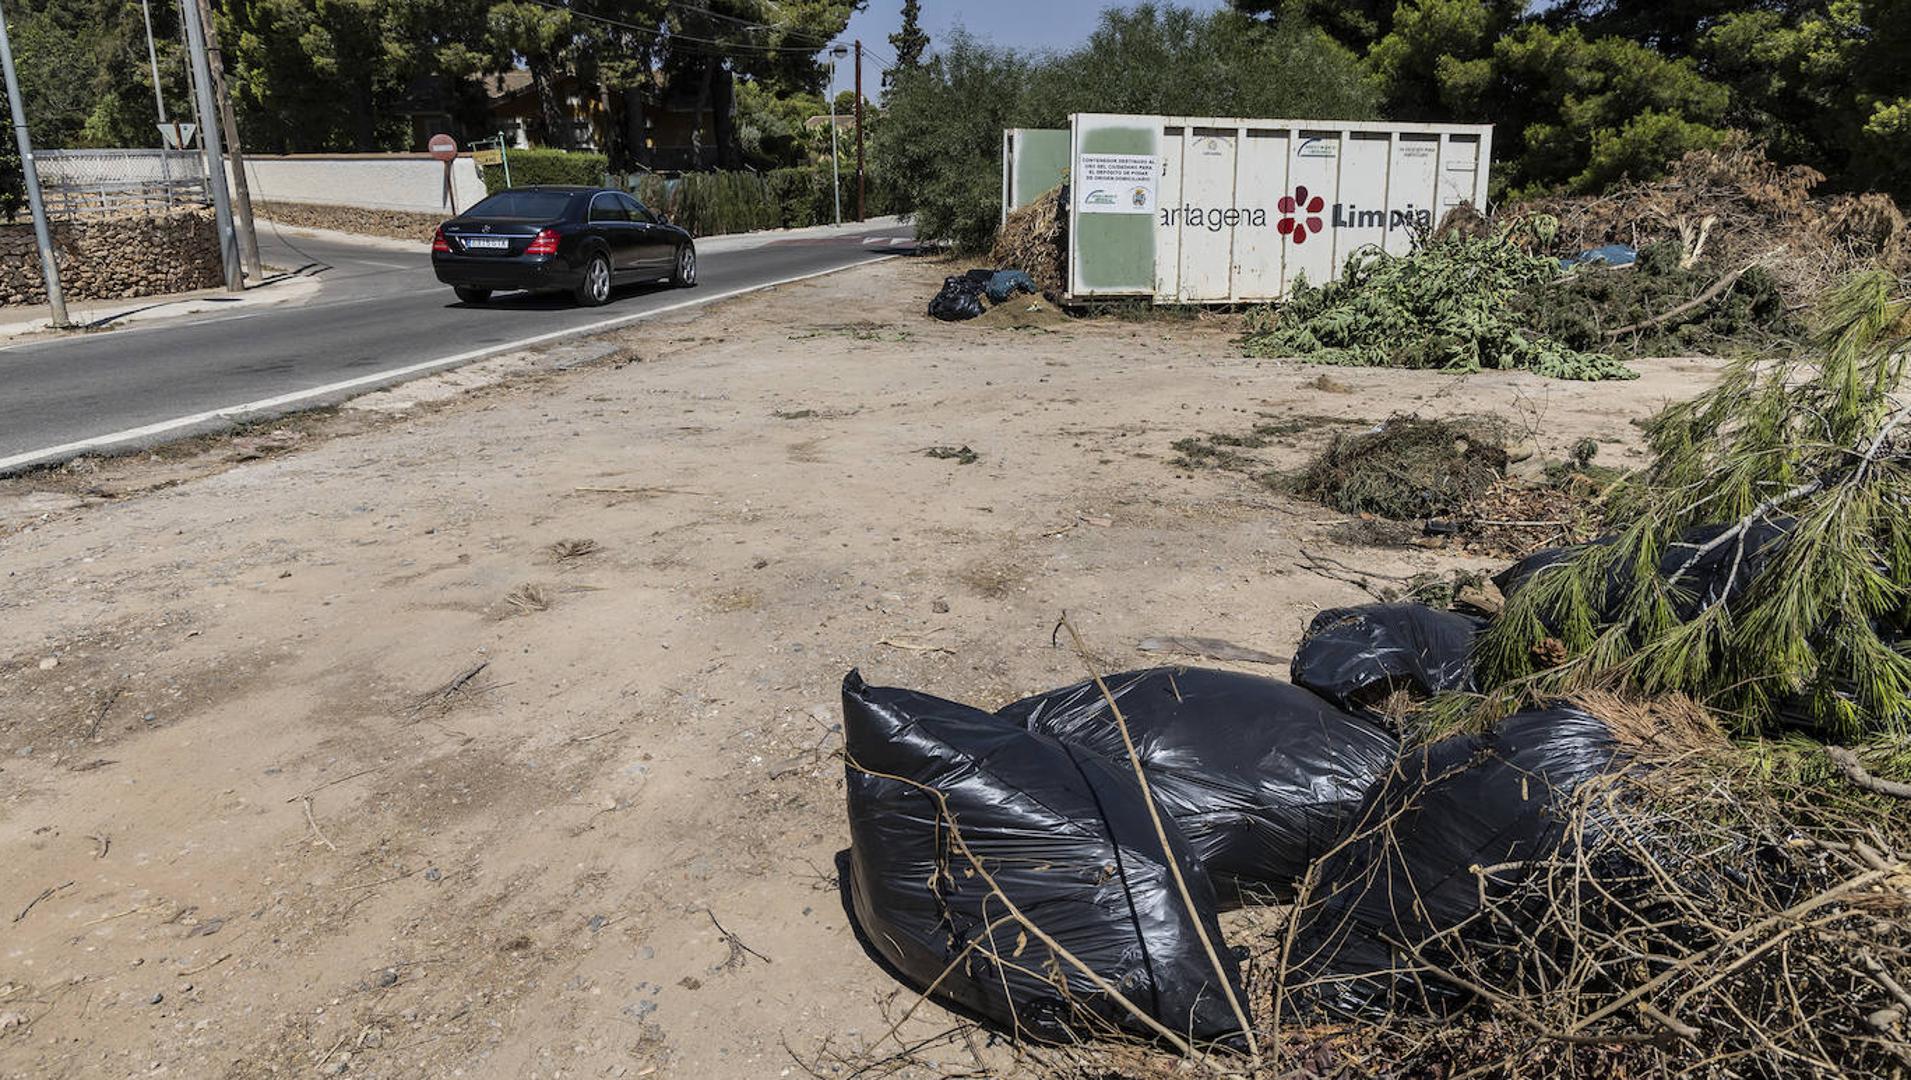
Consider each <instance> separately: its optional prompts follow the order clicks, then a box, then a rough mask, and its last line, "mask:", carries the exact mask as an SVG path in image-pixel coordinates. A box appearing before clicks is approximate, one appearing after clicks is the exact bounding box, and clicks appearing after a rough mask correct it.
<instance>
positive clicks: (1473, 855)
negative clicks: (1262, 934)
mask: <svg viewBox="0 0 1911 1080" xmlns="http://www.w3.org/2000/svg"><path fill="white" fill-rule="evenodd" d="M1625 761H1626V757H1625V755H1624V754H1623V753H1622V751H1621V750H1620V748H1619V746H1618V744H1617V742H1616V741H1615V740H1614V739H1613V737H1612V733H1611V731H1610V730H1609V729H1608V728H1607V727H1606V725H1605V724H1604V723H1602V722H1601V721H1599V720H1598V719H1596V718H1594V717H1592V716H1591V715H1589V714H1587V713H1585V712H1582V711H1580V710H1578V709H1575V708H1571V707H1567V706H1557V707H1554V708H1550V709H1543V710H1535V711H1531V712H1523V713H1517V714H1515V715H1513V716H1511V717H1509V718H1507V719H1506V720H1505V721H1503V722H1501V724H1500V725H1499V726H1498V727H1497V728H1495V729H1494V730H1493V731H1492V732H1491V733H1489V734H1486V735H1459V736H1454V737H1451V738H1447V739H1443V740H1441V741H1439V742H1437V743H1434V744H1432V745H1430V746H1428V747H1425V748H1423V749H1421V750H1418V751H1414V752H1410V753H1407V754H1404V755H1402V757H1401V759H1400V768H1399V769H1398V770H1397V771H1396V772H1395V773H1394V774H1393V775H1392V776H1390V777H1388V779H1387V781H1386V782H1385V783H1384V784H1382V785H1381V786H1379V787H1378V788H1376V789H1375V790H1374V791H1373V793H1372V794H1371V795H1370V796H1369V798H1368V801H1367V804H1366V805H1365V806H1364V807H1362V809H1361V812H1360V823H1359V824H1358V825H1357V826H1356V829H1355V832H1354V834H1353V836H1352V837H1351V838H1350V839H1349V840H1348V841H1347V842H1346V843H1345V844H1344V845H1343V846H1342V847H1340V848H1339V849H1338V850H1336V851H1335V852H1334V853H1333V854H1331V855H1329V856H1328V857H1327V858H1326V859H1325V860H1323V861H1322V862H1321V865H1320V869H1319V873H1318V875H1317V878H1316V880H1317V885H1316V886H1315V889H1314V895H1313V896H1312V897H1310V898H1309V899H1308V900H1307V902H1306V903H1305V904H1303V905H1302V907H1301V908H1300V909H1299V912H1298V913H1297V915H1296V918H1297V919H1298V924H1297V927H1296V930H1295V934H1294V938H1293V941H1292V943H1291V947H1290V952H1289V956H1290V961H1291V964H1292V971H1291V973H1290V976H1289V982H1290V985H1300V986H1304V987H1305V988H1306V992H1307V993H1308V994H1310V995H1312V996H1313V997H1315V998H1316V999H1317V1000H1318V1001H1319V1002H1320V1003H1322V1004H1324V1005H1326V1006H1328V1007H1330V1008H1334V1009H1337V1010H1340V1011H1347V1012H1356V1013H1358V1012H1370V1011H1376V1010H1379V1011H1385V1010H1389V1009H1395V1008H1408V1009H1428V1010H1431V1011H1435V1012H1438V1011H1442V1010H1443V1009H1445V1008H1446V1007H1448V1006H1450V1005H1452V1004H1454V1003H1455V1002H1458V1001H1460V1000H1463V999H1464V998H1465V996H1466V994H1465V991H1463V990H1462V989H1461V988H1460V987H1457V986H1454V985H1451V984H1448V983H1443V982H1441V981H1439V980H1438V979H1437V978H1434V977H1431V976H1426V975H1421V976H1417V977H1416V976H1415V975H1413V974H1411V971H1412V969H1414V968H1415V967H1416V966H1419V964H1420V962H1421V960H1433V961H1436V962H1438V961H1439V960H1440V959H1441V958H1443V957H1445V956H1447V955H1448V954H1449V953H1450V952H1451V951H1452V950H1454V949H1456V948H1462V947H1465V946H1466V944H1467V943H1475V942H1482V941H1495V942H1499V941H1501V940H1502V939H1504V940H1505V942H1508V943H1512V944H1514V945H1515V947H1520V948H1524V942H1523V941H1522V939H1521V938H1520V937H1519V936H1518V934H1519V930H1520V927H1518V926H1517V925H1514V926H1508V925H1506V924H1505V923H1504V922H1503V921H1502V920H1500V919H1498V918H1486V919H1482V918H1477V917H1476V916H1478V915H1479V913H1480V910H1481V905H1480V896H1481V889H1482V880H1483V878H1482V875H1480V874H1476V873H1475V872H1474V868H1475V867H1479V868H1481V869H1482V870H1483V871H1485V870H1487V868H1491V872H1490V873H1486V874H1485V875H1484V881H1485V882H1487V883H1488V884H1487V885H1486V886H1485V887H1486V888H1487V889H1488V890H1489V893H1488V895H1489V896H1493V897H1496V898H1504V897H1513V896H1517V895H1518V893H1516V892H1515V891H1514V890H1520V889H1522V888H1523V886H1524V885H1525V884H1526V883H1527V882H1529V881H1531V880H1534V877H1533V875H1536V874H1538V873H1539V872H1540V871H1539V870H1538V869H1536V868H1534V867H1533V866H1532V865H1531V864H1532V863H1533V862H1534V861H1536V860H1543V859H1546V858H1548V857H1549V856H1552V855H1554V854H1557V853H1558V852H1560V851H1561V850H1563V849H1564V848H1565V847H1566V846H1567V845H1570V844H1574V843H1577V842H1579V841H1580V840H1584V841H1586V842H1588V843H1591V842H1592V841H1593V840H1594V839H1595V837H1594V836H1593V835H1592V832H1590V831H1589V832H1580V831H1577V830H1578V829H1580V828H1582V827H1583V828H1589V829H1590V830H1594V831H1596V830H1597V828H1598V827H1599V825H1600V823H1599V822H1598V821H1581V822H1579V823H1577V824H1576V823H1575V822H1574V821H1573V819H1572V812H1571V808H1570V806H1569V803H1570V801H1571V799H1572V795H1573V792H1574V791H1575V790H1576V789H1577V788H1578V786H1579V785H1580V784H1582V783H1584V782H1586V781H1587V780H1590V779H1592V778H1594V777H1597V776H1600V775H1603V774H1605V773H1608V772H1611V771H1613V770H1615V769H1618V768H1621V767H1623V765H1624V764H1625ZM1537 902H1538V903H1544V902H1545V900H1544V898H1543V897H1540V898H1538V899H1537ZM1512 906H1513V912H1512V916H1513V919H1514V921H1515V923H1517V921H1518V912H1519V911H1520V910H1524V909H1523V908H1521V907H1520V905H1519V904H1517V903H1515V904H1513V905H1512ZM1500 913H1501V914H1502V915H1505V914H1507V911H1506V908H1504V907H1502V908H1501V909H1500ZM1463 924H1464V926H1463ZM1456 928H1459V929H1458V930H1457V932H1455V931H1456ZM1436 939H1437V940H1436ZM1416 949H1418V950H1423V951H1422V953H1421V957H1420V958H1416V957H1415V956H1414V955H1413V952H1414V950H1416ZM1442 966H1445V965H1444V964H1443V965H1442Z"/></svg>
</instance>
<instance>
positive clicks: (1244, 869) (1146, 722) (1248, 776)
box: [996, 668, 1399, 905]
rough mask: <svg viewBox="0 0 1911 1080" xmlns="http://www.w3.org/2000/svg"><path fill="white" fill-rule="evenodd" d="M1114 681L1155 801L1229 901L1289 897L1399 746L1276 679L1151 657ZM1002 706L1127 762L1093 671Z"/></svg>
mask: <svg viewBox="0 0 1911 1080" xmlns="http://www.w3.org/2000/svg"><path fill="white" fill-rule="evenodd" d="M1104 681H1105V682H1106V683H1107V685H1108V690H1109V692H1110V693H1111V694H1112V695H1113V696H1114V698H1115V701H1116V703H1117V704H1118V705H1119V706H1120V707H1121V714H1122V716H1123V718H1124V719H1126V720H1127V723H1128V734H1129V737H1130V738H1131V739H1132V740H1133V741H1134V745H1135V753H1136V755H1137V756H1138V757H1139V758H1140V759H1141V763H1142V768H1143V769H1144V770H1145V771H1146V773H1147V775H1148V785H1149V787H1150V789H1151V790H1152V791H1153V792H1154V796H1155V801H1156V802H1157V803H1158V804H1159V805H1160V806H1161V808H1162V809H1164V810H1166V811H1167V812H1168V813H1169V815H1171V816H1172V817H1173V818H1174V820H1175V823H1176V824H1178V825H1180V826H1181V831H1182V833H1183V835H1185V836H1186V837H1187V838H1188V843H1189V844H1190V845H1192V846H1193V848H1194V851H1195V854H1196V855H1198V856H1200V858H1201V860H1202V862H1204V863H1205V864H1206V865H1207V868H1208V875H1209V877H1210V878H1212V879H1213V881H1214V887H1215V892H1216V894H1217V895H1218V896H1219V898H1220V900H1221V902H1222V903H1223V904H1229V905H1232V904H1238V903H1243V902H1248V901H1251V900H1256V899H1260V900H1265V899H1268V898H1279V899H1285V898H1288V897H1291V896H1292V895H1293V892H1294V889H1295V887H1296V886H1297V885H1298V884H1299V882H1300V879H1301V875H1303V874H1305V873H1306V872H1307V867H1308V865H1309V864H1311V863H1312V862H1313V861H1314V860H1315V859H1317V858H1319V857H1320V856H1321V855H1323V854H1325V853H1326V851H1327V849H1328V848H1329V847H1331V846H1332V845H1333V843H1334V841H1335V840H1337V839H1339V837H1340V836H1341V835H1342V834H1343V833H1344V832H1345V831H1346V830H1347V827H1348V826H1349V825H1350V824H1351V822H1352V820H1353V815H1354V813H1355V812H1356V811H1357V810H1358V809H1359V807H1360V803H1361V800H1362V799H1364V798H1366V795H1367V792H1368V790H1369V789H1371V788H1372V787H1373V786H1374V784H1375V783H1376V782H1378V781H1379V779H1380V777H1382V776H1383V775H1385V774H1386V772H1387V770H1388V769H1389V768H1390V767H1391V766H1392V765H1393V762H1394V757H1395V756H1396V755H1397V754H1398V753H1399V744H1398V743H1397V742H1395V740H1394V739H1393V737H1392V736H1390V735H1388V734H1387V733H1386V732H1384V731H1382V730H1380V728H1378V727H1376V726H1375V725H1373V724H1371V723H1368V722H1367V721H1364V720H1360V719H1357V718H1355V717H1352V716H1349V715H1347V714H1346V713H1343V712H1341V711H1340V710H1338V709H1336V708H1334V707H1333V706H1331V705H1329V704H1327V703H1326V702H1325V701H1322V700H1321V699H1320V698H1317V697H1315V696H1314V695H1313V694H1310V693H1308V692H1307V691H1305V690H1302V689H1300V688H1299V687H1296V686H1291V685H1289V684H1287V683H1284V682H1277V681H1276V680H1274V679H1265V678H1261V677H1260V676H1257V675H1243V674H1240V673H1238V672H1233V671H1211V670H1205V669H1201V668H1151V669H1149V670H1146V671H1131V672H1127V673H1125V674H1121V675H1110V676H1107V677H1106V678H1105V680H1104ZM996 715H998V716H1002V717H1006V718H1008V719H1011V720H1014V721H1015V722H1016V723H1019V724H1025V725H1027V726H1028V728H1029V729H1030V730H1032V731H1039V732H1041V733H1043V734H1045V735H1053V736H1055V737H1056V738H1058V739H1061V740H1062V741H1064V742H1067V743H1071V744H1073V745H1075V746H1080V747H1085V748H1087V749H1089V750H1093V751H1095V752H1096V753H1098V754H1100V755H1102V756H1103V757H1106V758H1108V759H1109V760H1111V761H1114V762H1116V763H1117V764H1118V765H1119V764H1124V763H1126V762H1127V760H1128V752H1127V749H1126V747H1124V746H1123V744H1122V738H1121V729H1120V728H1119V727H1117V726H1116V724H1115V719H1114V716H1113V715H1112V714H1111V713H1110V711H1109V709H1108V702H1107V699H1106V698H1104V697H1103V696H1102V692H1101V690H1100V688H1098V687H1097V686H1096V685H1095V683H1094V682H1093V681H1089V682H1084V683H1077V684H1076V685H1074V686H1069V687H1064V688H1062V689H1060V690H1051V691H1049V692H1048V693H1046V694H1038V695H1036V696H1035V697H1031V698H1025V699H1023V700H1021V701H1018V702H1016V703H1014V704H1013V705H1009V706H1006V707H1004V708H1003V709H1001V710H1000V711H999V712H998V713H997V714H996ZM1128 767H1129V768H1131V769H1132V766H1128Z"/></svg>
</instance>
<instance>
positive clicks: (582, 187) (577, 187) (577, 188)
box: [498, 184, 617, 195]
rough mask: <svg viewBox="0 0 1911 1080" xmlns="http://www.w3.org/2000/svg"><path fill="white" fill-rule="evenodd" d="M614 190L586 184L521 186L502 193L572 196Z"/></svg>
mask: <svg viewBox="0 0 1911 1080" xmlns="http://www.w3.org/2000/svg"><path fill="white" fill-rule="evenodd" d="M616 190H617V189H616V188H607V187H591V186H589V185H587V184H523V185H520V186H518V187H513V188H505V189H504V191H568V192H570V193H571V194H573V195H579V194H582V193H584V192H586V191H616ZM498 194H500V195H502V194H504V192H503V191H501V192H498Z"/></svg>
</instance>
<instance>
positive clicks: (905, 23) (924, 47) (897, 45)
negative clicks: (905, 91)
mask: <svg viewBox="0 0 1911 1080" xmlns="http://www.w3.org/2000/svg"><path fill="white" fill-rule="evenodd" d="M889 47H890V48H891V49H893V50H895V53H896V66H895V67H894V68H892V69H890V70H889V71H886V72H884V73H883V85H884V86H888V85H890V84H891V83H893V82H895V80H896V76H897V75H899V74H901V73H902V72H904V71H909V70H911V69H914V68H918V67H921V66H922V58H923V57H924V56H925V55H927V54H928V52H929V35H928V34H926V33H924V32H923V29H922V4H921V2H920V0H902V27H901V28H900V29H898V30H897V31H896V32H895V33H893V34H891V35H889Z"/></svg>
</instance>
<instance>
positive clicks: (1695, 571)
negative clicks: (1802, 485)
mask: <svg viewBox="0 0 1911 1080" xmlns="http://www.w3.org/2000/svg"><path fill="white" fill-rule="evenodd" d="M1792 526H1793V522H1792V520H1791V519H1790V518H1775V519H1773V520H1772V521H1769V522H1766V521H1759V522H1754V523H1752V524H1751V525H1750V526H1748V527H1747V528H1746V529H1745V531H1744V532H1743V533H1741V534H1739V535H1738V536H1735V537H1732V538H1731V539H1728V540H1726V541H1724V542H1723V543H1720V544H1719V545H1718V546H1717V547H1715V548H1713V549H1712V550H1710V551H1706V550H1704V549H1705V546H1706V545H1707V544H1709V543H1711V542H1712V541H1714V540H1717V539H1718V538H1719V537H1720V536H1721V535H1723V534H1724V533H1725V531H1726V530H1727V529H1728V528H1730V527H1731V526H1727V525H1700V526H1697V527H1695V528H1691V529H1687V530H1686V531H1685V532H1684V533H1682V534H1680V536H1679V540H1678V542H1677V543H1674V544H1670V545H1667V547H1666V550H1665V553H1664V554H1663V555H1662V556H1660V559H1659V576H1660V577H1661V578H1663V579H1665V580H1666V581H1671V580H1672V579H1673V578H1674V577H1677V578H1678V582H1677V584H1676V586H1675V588H1674V596H1673V601H1672V610H1673V613H1674V614H1675V615H1677V616H1678V617H1679V619H1680V620H1686V619H1691V618H1693V617H1694V616H1696V615H1698V614H1699V612H1701V611H1703V610H1705V609H1706V608H1709V607H1712V606H1714V605H1716V604H1719V603H1721V602H1723V603H1731V602H1732V601H1734V600H1736V599H1738V597H1739V596H1740V595H1742V594H1743V593H1744V592H1745V590H1746V588H1747V587H1748V586H1750V585H1751V583H1752V579H1753V578H1755V577H1757V576H1758V575H1759V573H1760V572H1761V571H1762V570H1764V568H1765V565H1766V563H1768V562H1769V561H1770V560H1771V559H1772V557H1773V556H1775V555H1776V554H1777V553H1778V551H1779V549H1780V548H1781V547H1782V546H1783V543H1782V542H1783V541H1784V539H1785V538H1786V537H1788V536H1790V535H1791V531H1792ZM1615 539H1617V538H1616V537H1611V536H1602V537H1600V538H1599V539H1597V540H1594V541H1592V543H1591V544H1577V545H1573V546H1570V547H1556V548H1547V549H1545V550H1544V551H1536V552H1534V553H1533V554H1531V555H1528V556H1527V557H1526V558H1524V559H1521V560H1520V561H1519V562H1516V563H1514V564H1513V565H1512V566H1510V567H1507V568H1506V569H1505V570H1502V571H1501V572H1500V573H1499V574H1497V575H1496V576H1495V577H1494V578H1493V583H1494V584H1496V585H1498V586H1499V587H1500V591H1501V592H1503V593H1505V594H1506V595H1507V596H1509V597H1510V596H1512V595H1513V594H1514V593H1516V592H1518V591H1519V590H1520V589H1522V588H1524V587H1525V586H1526V585H1527V584H1528V583H1529V582H1531V581H1532V580H1533V578H1534V576H1535V575H1537V574H1539V573H1540V572H1541V571H1543V570H1546V569H1548V568H1550V567H1553V566H1557V565H1559V564H1561V563H1564V562H1566V561H1567V560H1569V559H1571V558H1573V557H1574V556H1576V555H1578V554H1579V553H1580V552H1582V551H1585V550H1586V548H1588V547H1592V546H1603V545H1608V544H1611V543H1613V542H1614V541H1615ZM1735 571H1736V572H1735ZM1631 583H1632V573H1631V568H1630V567H1624V566H1622V567H1619V568H1617V569H1615V570H1614V571H1613V572H1612V573H1610V574H1608V575H1607V578H1606V589H1605V595H1604V596H1603V597H1599V598H1597V599H1596V601H1595V605H1594V612H1593V618H1594V619H1595V620H1596V621H1598V622H1611V621H1613V620H1615V619H1617V618H1618V617H1619V614H1620V613H1621V612H1622V611H1624V610H1625V607H1626V594H1627V592H1629V591H1630V589H1631Z"/></svg>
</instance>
